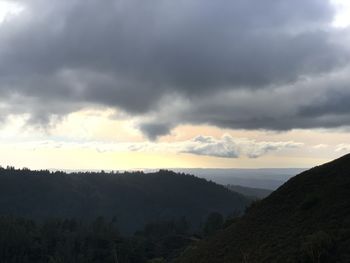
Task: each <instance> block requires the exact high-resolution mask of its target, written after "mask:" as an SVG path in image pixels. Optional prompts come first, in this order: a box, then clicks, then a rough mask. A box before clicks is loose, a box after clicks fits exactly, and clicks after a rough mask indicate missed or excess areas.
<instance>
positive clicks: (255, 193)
mask: <svg viewBox="0 0 350 263" xmlns="http://www.w3.org/2000/svg"><path fill="white" fill-rule="evenodd" d="M226 187H227V188H228V189H230V190H231V191H233V192H236V193H240V194H242V195H244V196H247V197H249V198H252V199H263V198H265V197H266V196H268V195H270V194H271V193H272V192H273V191H272V190H267V189H261V188H252V187H245V186H241V185H231V184H229V185H226Z"/></svg>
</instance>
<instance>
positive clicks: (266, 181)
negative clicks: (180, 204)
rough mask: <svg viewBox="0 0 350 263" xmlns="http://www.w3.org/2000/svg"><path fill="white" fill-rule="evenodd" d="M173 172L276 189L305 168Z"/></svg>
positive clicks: (183, 170) (234, 183)
mask: <svg viewBox="0 0 350 263" xmlns="http://www.w3.org/2000/svg"><path fill="white" fill-rule="evenodd" d="M172 170H173V171H175V172H184V173H187V174H193V175H195V176H198V177H200V178H205V179H207V180H211V181H213V182H216V183H218V184H222V185H227V184H232V185H241V186H246V187H253V188H262V189H269V190H276V189H277V188H278V187H280V186H281V185H282V184H284V183H285V182H287V181H288V180H289V179H290V178H291V177H293V176H294V175H296V174H299V173H301V172H303V171H305V170H306V169H305V168H263V169H237V168H232V169H207V168H205V169H172Z"/></svg>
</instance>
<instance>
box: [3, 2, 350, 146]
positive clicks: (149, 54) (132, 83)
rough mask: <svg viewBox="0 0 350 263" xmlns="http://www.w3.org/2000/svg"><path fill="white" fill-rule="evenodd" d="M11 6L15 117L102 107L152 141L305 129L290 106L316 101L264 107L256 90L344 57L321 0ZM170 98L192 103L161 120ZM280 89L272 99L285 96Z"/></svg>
mask: <svg viewBox="0 0 350 263" xmlns="http://www.w3.org/2000/svg"><path fill="white" fill-rule="evenodd" d="M17 2H18V3H22V4H23V5H24V6H25V7H26V8H25V11H24V12H23V13H22V15H21V16H19V17H17V18H15V19H12V20H11V21H9V22H6V23H5V24H3V25H1V26H0V95H1V97H2V98H5V99H4V100H6V99H7V98H10V97H11V98H12V97H14V96H15V97H16V96H17V97H20V98H21V99H22V100H25V98H27V99H28V101H27V103H28V106H27V108H26V109H23V112H29V113H31V114H32V118H31V121H33V122H36V121H37V122H39V123H41V122H43V123H45V121H47V120H49V119H50V116H51V115H52V114H53V115H55V116H59V115H65V114H67V113H69V112H72V111H76V110H78V109H80V108H83V107H86V106H89V105H102V106H107V107H114V108H118V109H122V110H124V111H126V112H128V113H129V114H130V115H131V116H133V115H137V116H144V117H145V118H148V119H149V117H150V116H153V118H154V120H155V121H153V122H150V121H147V122H145V123H143V124H140V129H141V130H142V131H143V132H144V133H145V134H146V135H147V136H148V137H149V138H151V139H155V138H156V137H157V136H160V135H164V134H166V133H169V131H170V130H171V128H173V127H174V126H176V125H177V124H179V123H210V124H213V125H217V126H221V127H232V128H236V127H238V128H245V129H257V128H264V129H291V128H298V127H313V126H314V124H313V122H309V118H308V115H310V114H309V113H308V110H302V109H301V110H299V109H295V108H294V109H293V106H294V107H299V106H300V107H302V106H303V107H306V108H307V107H311V108H312V107H313V106H312V105H311V104H312V103H313V100H310V101H303V102H304V103H303V104H299V103H294V105H293V103H291V102H289V101H288V103H287V104H288V109H290V111H287V110H285V109H283V110H280V108H278V109H277V108H276V109H273V107H275V105H273V104H271V103H263V104H262V105H260V102H259V100H261V98H260V97H255V94H256V92H258V91H260V90H263V91H266V93H265V95H266V94H267V93H269V92H272V93H274V91H273V90H272V91H270V90H271V87H274V88H276V87H278V86H286V85H291V86H290V89H295V90H297V89H298V87H297V86H293V85H292V84H294V83H298V82H299V81H300V79H303V78H316V77H317V76H319V75H324V74H327V73H328V72H332V71H335V70H338V69H340V68H342V67H343V66H345V64H346V62H347V60H348V59H349V53H348V51H347V50H345V48H344V47H342V46H341V45H339V44H337V43H339V41H336V40H337V35H338V34H337V32H336V30H335V29H334V28H331V27H330V26H329V25H330V23H331V21H332V19H333V16H334V10H333V9H332V7H331V5H330V4H329V3H328V2H327V1H324V0H309V1H301V0H298V1H287V0H282V1H281V0H267V1H258V0H238V1H229V0H218V1H209V0H179V1H170V0H165V1H164V0H155V1H152V3H150V2H147V1H140V0H119V1H116V0H106V1H102V2H101V1H97V0H84V1H83V0H74V1H68V0H60V1H58V0H53V1H49V2H48V1H43V0H31V1H17ZM242 90H243V91H244V92H246V93H247V94H248V96H246V97H245V98H244V99H245V100H241V101H239V102H238V103H237V104H236V103H234V102H235V99H234V98H235V97H237V96H235V95H233V99H232V100H231V101H226V104H225V105H222V103H221V101H220V99H217V100H213V101H211V103H207V101H208V99H209V101H210V100H211V98H212V97H216V96H217V95H218V94H226V93H230V94H231V97H232V93H234V92H237V94H238V95H239V94H240V92H242ZM301 92H302V91H301V90H298V93H299V94H301ZM169 94H176V96H179V97H182V98H183V99H184V100H190V101H191V104H192V105H191V107H190V108H189V110H188V112H186V111H184V109H177V108H176V107H175V108H174V109H173V110H172V112H175V113H174V114H172V115H171V116H168V118H169V119H168V120H165V121H162V120H159V113H160V112H161V111H162V110H163V109H164V108H167V107H168V108H169V107H170V106H169V105H163V104H162V102H163V101H164V100H163V98H164V97H166V96H169ZM274 96H275V95H274V94H272V97H274ZM279 96H280V97H278V96H275V99H276V101H278V100H279V101H281V100H284V99H285V100H288V99H286V97H285V95H284V94H279ZM225 97H226V96H225ZM308 103H309V104H310V105H308ZM277 104H279V107H282V108H283V107H284V105H282V104H281V103H277ZM263 106H264V108H263V110H262V111H261V109H262V107H263ZM12 107H13V111H19V110H18V106H16V104H15V103H14V104H12ZM16 108H17V109H16ZM21 108H22V107H21ZM24 108H25V107H24ZM249 108H250V109H249ZM325 109H327V108H325ZM176 110H178V112H177V113H176ZM256 110H258V111H259V112H257V111H256ZM298 110H299V111H298ZM276 112H277V114H276ZM279 112H283V113H284V114H278V113H279ZM325 113H327V110H326V112H325ZM288 118H289V120H293V121H292V122H288V121H287V120H286V119H288ZM298 123H299V124H298ZM303 123H306V124H305V125H304V124H303ZM319 125H321V126H322V123H321V122H320V123H319V124H317V125H316V124H315V126H319ZM337 125H339V124H335V126H337Z"/></svg>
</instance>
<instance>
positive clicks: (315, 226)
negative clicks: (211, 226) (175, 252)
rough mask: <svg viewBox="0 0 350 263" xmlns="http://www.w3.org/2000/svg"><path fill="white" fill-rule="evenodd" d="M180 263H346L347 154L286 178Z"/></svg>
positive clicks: (349, 254)
mask: <svg viewBox="0 0 350 263" xmlns="http://www.w3.org/2000/svg"><path fill="white" fill-rule="evenodd" d="M179 262H181V263H188V262H196V263H205V262H210V263H215V262H220V263H222V262H231V263H235V262H249V263H252V262H259V263H263V262H281V263H282V262H318V263H322V262H344V263H345V262H350V155H346V156H344V157H342V158H340V159H337V160H335V161H333V162H330V163H327V164H324V165H321V166H318V167H315V168H313V169H311V170H308V171H306V172H303V173H301V174H299V175H297V176H295V177H293V178H291V179H290V180H289V181H288V182H287V183H285V184H284V185H283V186H281V187H280V188H279V189H278V190H276V191H275V192H273V193H272V194H271V195H270V196H268V197H267V198H265V199H263V200H262V201H259V202H257V203H254V204H253V205H252V206H251V207H250V208H249V209H247V212H246V214H245V215H244V216H243V217H241V218H240V219H237V220H236V221H234V222H233V223H232V224H231V225H230V226H228V227H227V228H225V229H224V230H222V231H220V232H219V233H217V235H215V236H214V237H213V238H209V239H208V240H206V241H203V242H199V243H197V244H196V245H195V246H192V247H190V248H188V249H187V251H186V252H185V253H184V254H183V256H182V257H181V258H180V259H179Z"/></svg>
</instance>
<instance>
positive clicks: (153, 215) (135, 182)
mask: <svg viewBox="0 0 350 263" xmlns="http://www.w3.org/2000/svg"><path fill="white" fill-rule="evenodd" d="M248 203H249V200H247V199H246V198H245V197H243V196H242V195H240V194H237V193H233V192H231V191H229V190H228V189H226V188H225V187H223V186H220V185H217V184H215V183H212V182H208V181H206V180H204V179H199V178H197V177H194V176H190V175H185V174H176V173H173V172H170V171H159V172H156V173H149V174H144V173H141V172H135V173H121V174H118V173H104V172H101V173H73V174H66V173H63V172H54V173H52V172H49V171H30V170H27V169H25V170H16V169H13V168H7V169H3V168H1V169H0V215H12V216H21V217H25V218H31V219H35V220H38V219H39V220H41V219H47V218H53V217H54V218H76V219H83V220H93V219H95V218H96V217H99V216H104V217H105V218H106V219H111V218H113V217H115V218H116V220H117V224H118V228H119V229H120V231H121V232H124V233H131V232H133V231H135V230H137V229H141V228H142V227H143V226H144V225H145V224H146V223H149V222H155V221H162V220H171V219H179V218H181V217H186V218H187V220H188V221H190V223H191V225H192V226H193V227H196V226H198V225H199V224H200V223H201V222H203V221H204V219H205V218H206V217H207V215H208V214H209V213H210V212H220V213H222V214H224V215H228V214H230V213H232V212H237V211H242V210H244V208H245V207H246V206H247V204H248Z"/></svg>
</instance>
